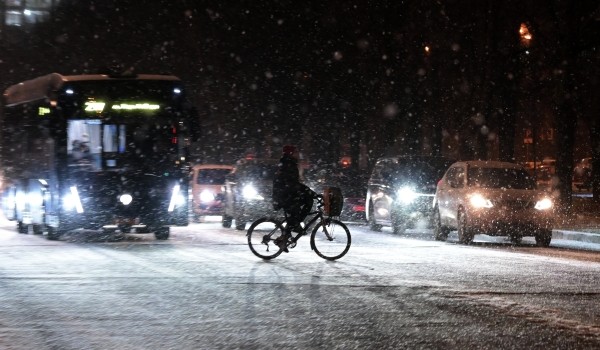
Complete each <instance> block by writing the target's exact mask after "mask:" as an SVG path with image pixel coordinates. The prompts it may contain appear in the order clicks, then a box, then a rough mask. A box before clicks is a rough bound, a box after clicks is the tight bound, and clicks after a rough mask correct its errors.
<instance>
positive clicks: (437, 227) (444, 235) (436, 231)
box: [433, 207, 450, 241]
mask: <svg viewBox="0 0 600 350" xmlns="http://www.w3.org/2000/svg"><path fill="white" fill-rule="evenodd" d="M449 234H450V229H449V228H448V227H446V226H442V219H441V217H440V211H439V209H438V208H437V207H435V209H434V210H433V236H434V238H435V240H436V241H446V240H447V239H448V235H449Z"/></svg>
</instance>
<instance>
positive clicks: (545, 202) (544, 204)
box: [535, 198, 553, 210]
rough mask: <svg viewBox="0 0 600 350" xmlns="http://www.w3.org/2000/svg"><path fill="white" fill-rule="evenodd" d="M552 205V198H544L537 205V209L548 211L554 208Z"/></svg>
mask: <svg viewBox="0 0 600 350" xmlns="http://www.w3.org/2000/svg"><path fill="white" fill-rule="evenodd" d="M552 205H553V204H552V200H551V199H550V198H543V199H541V200H539V201H537V203H535V209H537V210H548V209H551V208H552Z"/></svg>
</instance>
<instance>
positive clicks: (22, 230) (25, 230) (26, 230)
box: [17, 221, 29, 234]
mask: <svg viewBox="0 0 600 350" xmlns="http://www.w3.org/2000/svg"><path fill="white" fill-rule="evenodd" d="M17 231H19V233H23V234H27V233H29V225H25V224H24V223H23V221H19V222H18V223H17Z"/></svg>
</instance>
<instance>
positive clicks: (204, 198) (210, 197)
mask: <svg viewBox="0 0 600 350" xmlns="http://www.w3.org/2000/svg"><path fill="white" fill-rule="evenodd" d="M214 200H215V195H214V193H212V191H209V190H204V191H202V193H200V201H201V202H204V203H209V202H212V201H214Z"/></svg>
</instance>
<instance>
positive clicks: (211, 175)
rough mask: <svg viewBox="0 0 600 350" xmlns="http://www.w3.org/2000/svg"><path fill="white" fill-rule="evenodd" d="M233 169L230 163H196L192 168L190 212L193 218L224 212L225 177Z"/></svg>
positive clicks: (197, 219) (198, 219) (197, 218)
mask: <svg viewBox="0 0 600 350" xmlns="http://www.w3.org/2000/svg"><path fill="white" fill-rule="evenodd" d="M232 169H233V166H232V165H222V164H198V165H195V166H194V167H193V168H192V179H191V182H192V183H191V186H190V187H191V188H192V213H193V215H194V220H196V221H201V219H202V218H203V217H204V216H212V215H219V216H222V215H223V214H224V207H223V204H224V193H223V186H224V185H225V177H226V176H227V175H228V174H229V173H230V172H231V170H232Z"/></svg>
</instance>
